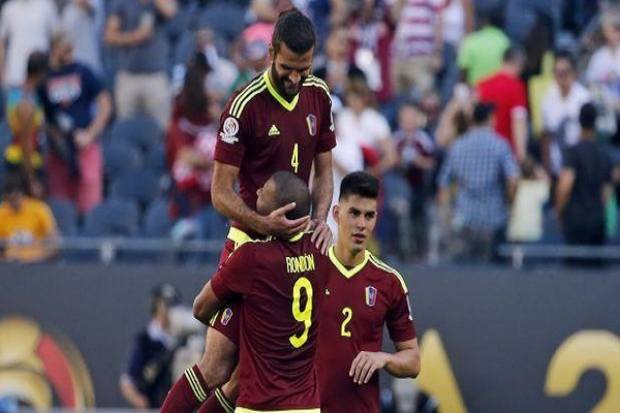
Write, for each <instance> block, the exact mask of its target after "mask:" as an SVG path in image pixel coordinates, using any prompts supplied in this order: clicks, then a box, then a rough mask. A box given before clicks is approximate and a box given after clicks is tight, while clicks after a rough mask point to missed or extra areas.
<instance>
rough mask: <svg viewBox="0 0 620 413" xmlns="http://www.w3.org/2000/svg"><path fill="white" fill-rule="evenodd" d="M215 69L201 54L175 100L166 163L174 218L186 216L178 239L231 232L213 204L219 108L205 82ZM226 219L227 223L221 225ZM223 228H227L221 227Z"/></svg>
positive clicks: (178, 233) (197, 55) (180, 222)
mask: <svg viewBox="0 0 620 413" xmlns="http://www.w3.org/2000/svg"><path fill="white" fill-rule="evenodd" d="M209 71H210V67H209V65H208V63H207V60H206V57H205V55H204V54H202V53H200V52H199V53H197V54H196V55H195V56H194V58H193V60H192V62H191V63H190V65H189V66H188V70H187V74H186V75H185V82H184V85H183V89H182V90H181V93H180V94H179V95H178V96H177V97H176V98H175V100H174V110H173V115H172V121H171V122H170V126H169V128H168V133H167V137H166V163H167V165H168V168H169V170H170V175H171V177H172V181H173V188H172V199H171V211H170V212H171V216H172V217H174V218H181V221H179V223H178V225H177V226H176V227H175V229H173V234H177V235H173V236H179V237H181V238H183V237H187V236H192V235H198V236H199V237H201V238H205V237H213V236H214V232H215V233H217V232H218V231H219V230H220V229H222V228H225V225H224V224H223V221H222V220H221V219H218V217H216V215H217V213H216V212H215V210H214V209H213V206H212V205H211V179H212V177H213V154H214V150H215V142H216V140H217V125H216V124H215V123H213V119H217V114H218V112H219V108H215V107H214V106H217V105H214V104H212V103H211V101H210V99H209V96H208V94H207V92H206V90H205V87H204V84H205V79H206V76H207V73H208V72H209ZM220 221H221V222H220ZM220 224H221V225H220Z"/></svg>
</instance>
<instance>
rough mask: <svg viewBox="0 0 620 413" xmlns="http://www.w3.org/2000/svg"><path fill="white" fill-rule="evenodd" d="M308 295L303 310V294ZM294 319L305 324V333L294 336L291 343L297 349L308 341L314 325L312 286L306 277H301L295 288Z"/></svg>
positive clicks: (290, 338)
mask: <svg viewBox="0 0 620 413" xmlns="http://www.w3.org/2000/svg"><path fill="white" fill-rule="evenodd" d="M302 291H303V292H304V294H305V295H306V305H305V306H304V308H301V292H302ZM292 310H293V317H295V320H297V321H299V322H300V323H304V331H303V332H302V333H301V335H300V336H297V335H292V336H290V337H289V341H290V342H291V344H292V345H293V347H295V348H299V347H301V346H303V345H304V343H305V342H306V341H308V332H309V331H310V326H311V325H312V284H310V280H308V279H307V278H306V277H299V279H298V280H297V281H296V282H295V285H294V286H293V306H292Z"/></svg>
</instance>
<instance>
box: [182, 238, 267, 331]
mask: <svg viewBox="0 0 620 413" xmlns="http://www.w3.org/2000/svg"><path fill="white" fill-rule="evenodd" d="M251 244H252V243H248V244H245V245H242V246H241V247H239V248H238V249H237V250H236V251H235V252H234V253H233V254H231V255H230V257H228V259H227V260H226V262H224V264H222V265H220V267H219V268H218V270H217V272H216V273H215V274H214V275H213V277H212V278H211V280H209V281H208V282H207V283H206V284H205V286H204V287H203V288H202V290H201V291H200V293H199V294H198V296H196V298H195V299H194V305H193V312H194V317H195V318H196V319H197V320H200V321H201V322H202V323H204V324H205V325H208V324H209V320H210V319H211V317H212V316H213V314H215V312H216V311H218V310H219V309H221V308H222V307H223V306H224V304H225V303H227V302H228V301H230V300H231V299H233V298H235V297H238V296H241V295H246V294H248V293H249V292H250V290H251V287H252V282H253V279H254V277H253V272H252V271H251V270H248V269H249V268H251V264H252V263H253V262H255V260H254V249H253V248H252V245H251Z"/></svg>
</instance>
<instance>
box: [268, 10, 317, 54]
mask: <svg viewBox="0 0 620 413" xmlns="http://www.w3.org/2000/svg"><path fill="white" fill-rule="evenodd" d="M281 43H284V44H286V47H288V48H289V49H290V50H291V51H292V52H293V53H295V54H304V53H306V52H308V51H309V50H310V49H312V48H313V47H314V45H315V43H316V35H315V33H314V27H313V25H312V22H311V21H310V19H309V18H308V17H306V16H304V14H303V13H302V12H300V11H299V10H297V9H295V8H293V9H289V10H286V11H283V12H282V13H280V16H279V17H278V21H277V22H276V26H275V27H274V29H273V36H272V37H271V44H272V46H273V48H274V49H275V50H276V51H278V50H279V48H280V44H281Z"/></svg>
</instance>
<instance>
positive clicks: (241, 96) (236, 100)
mask: <svg viewBox="0 0 620 413" xmlns="http://www.w3.org/2000/svg"><path fill="white" fill-rule="evenodd" d="M263 82H264V79H263V77H262V76H261V77H259V78H258V79H256V80H254V81H253V82H251V83H250V84H249V85H247V86H246V87H245V88H244V89H243V90H242V91H241V93H239V94H238V95H237V96H236V97H235V98H234V99H233V102H232V104H231V105H230V111H229V112H228V113H230V114H231V115H232V114H233V113H235V112H236V110H235V108H237V107H238V106H239V104H240V102H241V101H243V100H244V99H245V97H246V96H247V95H249V94H250V93H252V91H253V90H256V88H258V87H260V84H261V83H263Z"/></svg>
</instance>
